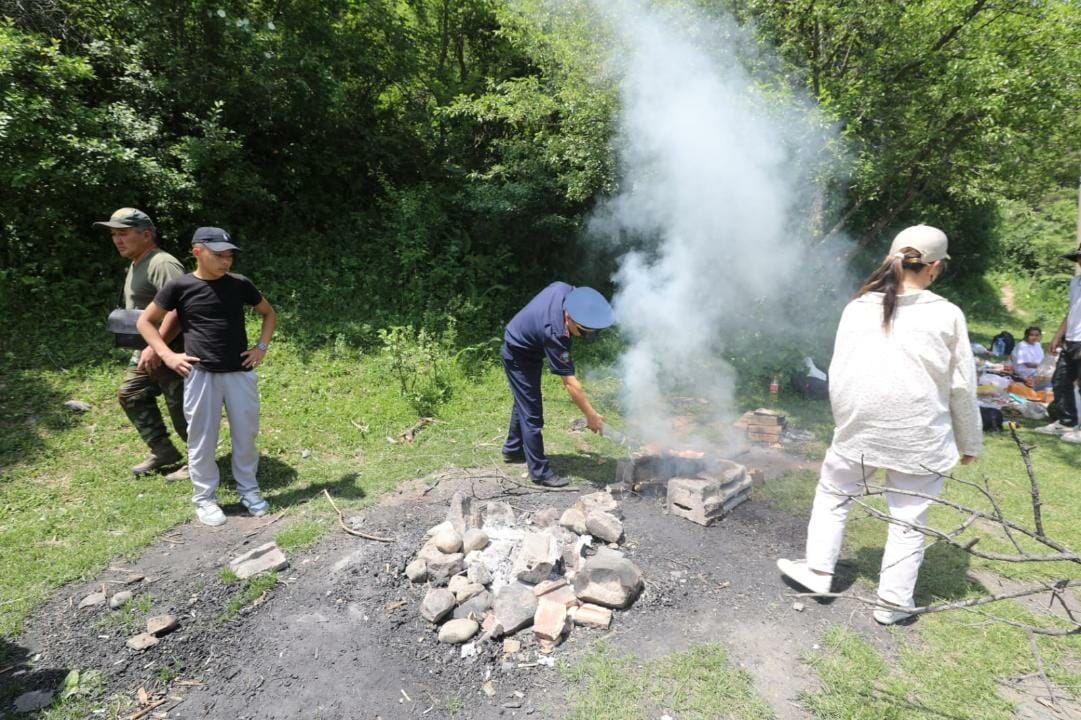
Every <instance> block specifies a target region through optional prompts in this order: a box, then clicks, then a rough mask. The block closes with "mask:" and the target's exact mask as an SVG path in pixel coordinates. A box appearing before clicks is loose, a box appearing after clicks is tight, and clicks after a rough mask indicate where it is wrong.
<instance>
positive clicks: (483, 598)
mask: <svg viewBox="0 0 1081 720" xmlns="http://www.w3.org/2000/svg"><path fill="white" fill-rule="evenodd" d="M491 607H492V594H491V593H490V592H488V591H487V590H481V591H480V592H479V593H477V594H476V595H473V596H472V597H469V598H467V599H466V601H465V602H463V603H462V604H461V605H459V606H458V607H456V608H454V619H455V620H458V619H460V618H473V619H474V620H477V619H478V618H483V617H484V614H485V613H486V612H488V610H490V609H491Z"/></svg>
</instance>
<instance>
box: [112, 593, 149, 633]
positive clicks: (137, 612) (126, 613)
mask: <svg viewBox="0 0 1081 720" xmlns="http://www.w3.org/2000/svg"><path fill="white" fill-rule="evenodd" d="M153 606H154V598H152V597H151V596H150V594H149V593H144V594H142V595H138V596H136V597H134V598H132V599H131V600H128V601H127V602H126V603H124V604H123V605H121V606H120V607H118V608H117V609H116V610H113V611H112V612H111V613H109V614H108V615H105V616H104V617H102V618H101V621H100V622H101V625H102V626H103V627H117V628H123V629H126V630H134V629H135V628H138V627H139V626H141V625H142V624H143V623H144V622H145V621H146V616H147V614H148V613H149V612H150V609H151V608H152V607H153Z"/></svg>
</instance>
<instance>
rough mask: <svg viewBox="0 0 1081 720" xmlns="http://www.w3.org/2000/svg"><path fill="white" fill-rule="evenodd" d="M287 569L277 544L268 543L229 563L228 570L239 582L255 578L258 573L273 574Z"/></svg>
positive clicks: (285, 561)
mask: <svg viewBox="0 0 1081 720" xmlns="http://www.w3.org/2000/svg"><path fill="white" fill-rule="evenodd" d="M287 567H289V561H288V560H287V559H286V557H285V553H283V552H282V551H281V549H280V548H279V547H278V544H277V543H274V542H268V543H266V544H265V545H260V546H259V547H257V548H254V549H253V550H249V551H248V552H246V553H244V554H243V555H241V556H239V557H236V558H233V559H232V560H230V561H229V569H230V570H232V571H233V572H234V573H235V574H236V576H237V577H238V578H240V579H241V580H247V579H248V578H251V577H255V576H256V575H259V574H260V573H265V572H273V571H275V570H282V569H284V568H287Z"/></svg>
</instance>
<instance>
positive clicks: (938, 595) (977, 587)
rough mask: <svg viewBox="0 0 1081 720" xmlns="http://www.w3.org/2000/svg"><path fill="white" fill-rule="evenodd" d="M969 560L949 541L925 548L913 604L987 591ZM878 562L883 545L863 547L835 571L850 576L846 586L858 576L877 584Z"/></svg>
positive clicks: (843, 575)
mask: <svg viewBox="0 0 1081 720" xmlns="http://www.w3.org/2000/svg"><path fill="white" fill-rule="evenodd" d="M884 532H885V528H883V533H884ZM971 561H972V556H971V555H969V554H968V553H967V552H965V551H964V550H961V549H960V548H956V547H953V546H952V545H932V546H931V547H929V548H927V552H926V553H925V554H924V558H923V564H922V565H921V566H920V575H919V579H918V580H917V581H916V593H915V602H916V604H917V605H930V604H932V603H935V602H938V601H942V600H945V601H952V600H960V599H962V598H965V597H968V596H969V595H971V594H972V593H974V592H975V593H984V592H986V588H984V586H983V585H981V584H980V583H978V582H976V581H975V580H973V579H972V578H970V577H969V575H968V570H969V566H970V565H971ZM881 566H882V548H881V547H877V548H871V547H863V548H860V549H859V551H858V552H857V553H856V557H855V559H854V560H852V561H850V562H847V563H844V564H843V565H841V566H840V567H839V568H838V574H839V575H841V576H842V577H843V578H850V579H849V580H848V585H847V586H851V584H852V583H853V582H855V581H856V579H858V578H864V579H865V580H868V581H869V582H870V583H871V584H872V585H875V586H877V585H878V577H879V569H880V568H881ZM842 569H843V572H842ZM847 586H846V587H847Z"/></svg>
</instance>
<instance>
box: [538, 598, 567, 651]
mask: <svg viewBox="0 0 1081 720" xmlns="http://www.w3.org/2000/svg"><path fill="white" fill-rule="evenodd" d="M566 631H567V607H566V606H565V605H562V604H560V603H556V602H550V601H548V600H545V599H544V598H541V600H540V602H539V603H537V612H536V614H535V615H534V616H533V634H534V635H536V636H537V637H538V638H540V639H541V640H550V641H553V642H554V641H556V640H558V639H559V638H561V637H562V636H563V633H564V632H566Z"/></svg>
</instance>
